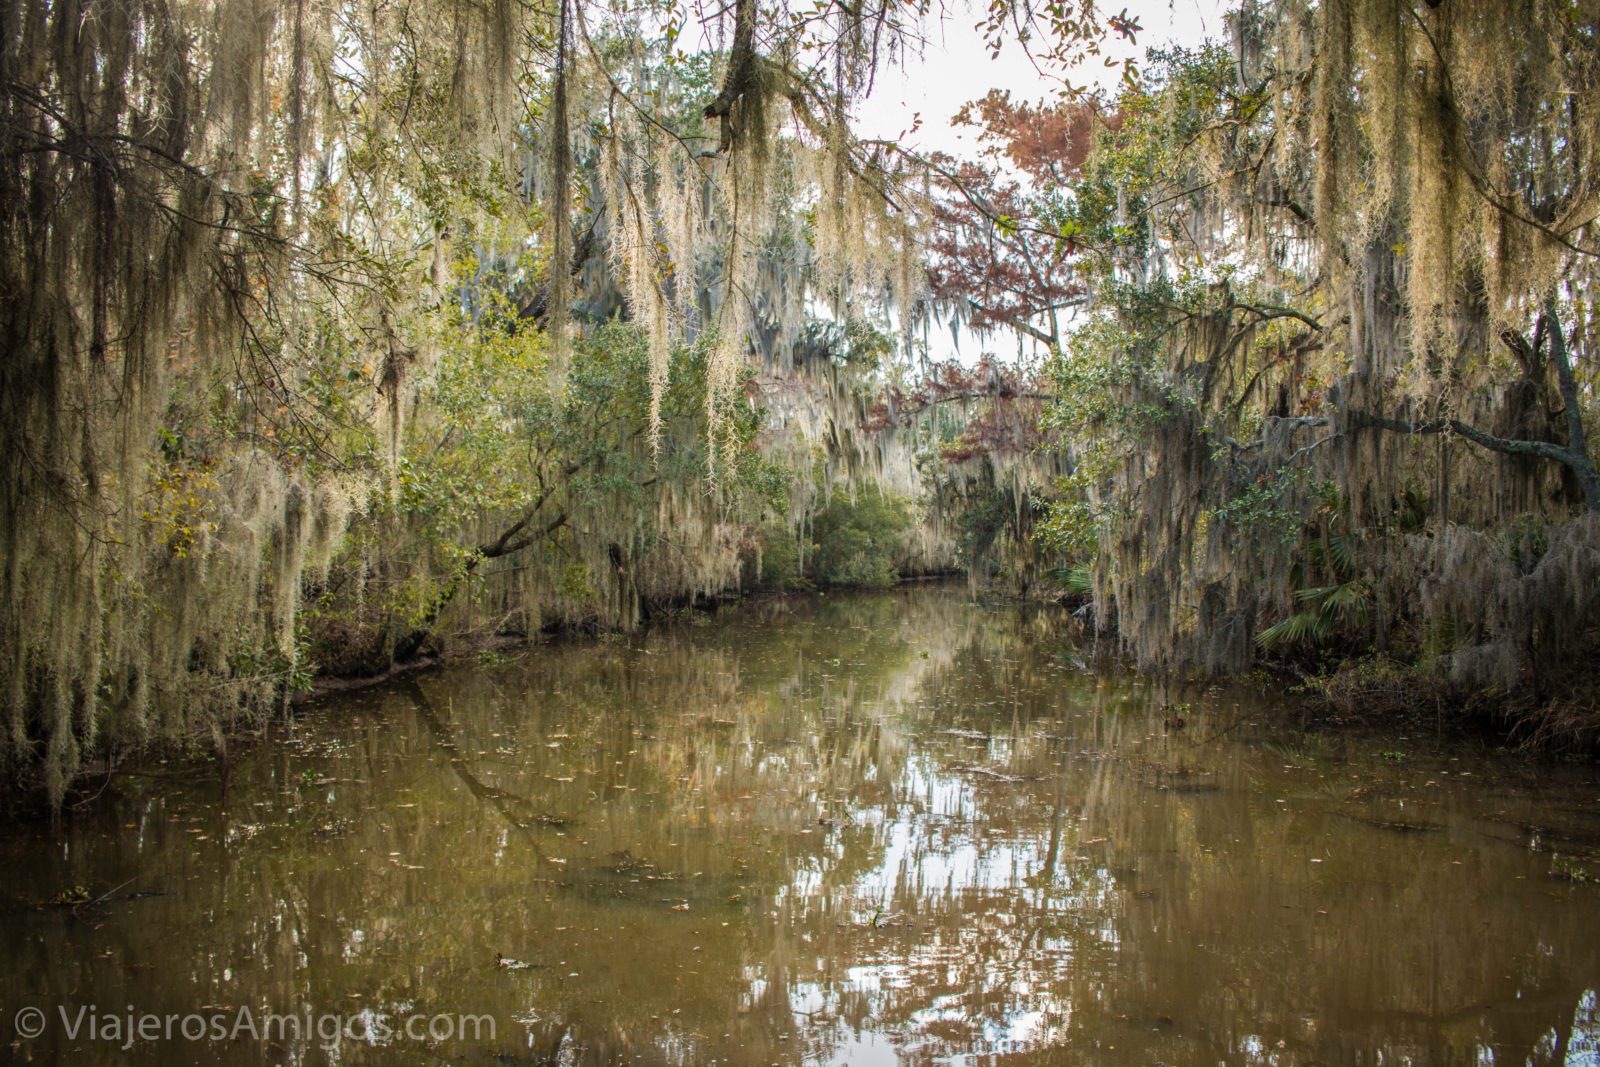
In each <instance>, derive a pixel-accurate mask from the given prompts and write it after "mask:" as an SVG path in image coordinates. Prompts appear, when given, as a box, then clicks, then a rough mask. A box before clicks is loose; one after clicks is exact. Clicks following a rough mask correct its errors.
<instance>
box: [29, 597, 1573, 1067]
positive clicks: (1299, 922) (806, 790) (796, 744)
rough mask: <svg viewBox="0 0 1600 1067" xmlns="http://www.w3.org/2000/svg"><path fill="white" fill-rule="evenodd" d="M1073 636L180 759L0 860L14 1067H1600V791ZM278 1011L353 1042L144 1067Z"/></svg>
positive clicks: (744, 648)
mask: <svg viewBox="0 0 1600 1067" xmlns="http://www.w3.org/2000/svg"><path fill="white" fill-rule="evenodd" d="M1062 623H1063V619H1062V616H1061V614H1060V613H1059V612H1055V611H1039V610H1023V609H1018V608H1015V607H980V606H977V605H973V604H970V603H969V602H968V601H967V599H966V597H965V596H964V594H963V592H962V591H959V590H953V589H948V588H923V589H911V590H901V591H896V592H890V593H884V594H876V595H863V596H851V597H840V598H833V597H830V598H822V599H818V600H816V601H812V602H805V601H799V602H775V603H766V604H755V605H750V606H747V607H743V608H740V609H737V610H734V611H731V612H728V613H725V614H724V615H723V616H722V617H720V618H718V619H716V620H712V621H710V622H706V623H704V624H702V625H690V624H681V625H674V626H668V627H662V628H657V629H654V630H652V631H650V632H648V633H645V634H641V635H634V636H631V637H627V638H623V639H616V640H608V641H600V642H596V643H563V644H558V645H554V646H548V647H538V648H533V649H530V650H527V651H525V652H518V653H513V654H509V655H507V656H505V657H503V658H501V659H502V660H503V661H496V662H485V663H480V664H474V665H471V666H462V667H455V668H451V669H449V670H442V671H438V672H434V673H428V674H422V675H417V676H415V677H414V678H412V679H411V680H408V681H406V682H404V683H402V684H396V685H394V686H392V687H389V688H386V689H383V690H381V691H372V692H368V693H365V694H361V695H358V696H351V697H345V698H339V699H331V700H328V701H326V702H324V703H322V704H321V705H319V706H317V707H315V708H314V709H313V710H312V711H311V712H310V713H309V714H307V715H305V716H304V717H302V718H301V719H300V720H299V721H298V722H297V723H296V724H295V725H294V727H293V729H292V731H290V732H289V733H288V736H287V737H286V738H285V739H282V740H280V741H278V742H275V743H270V744H262V745H258V746H255V747H253V748H252V749H251V750H250V751H248V752H247V753H245V754H244V755H242V756H241V757H239V758H237V759H236V761H235V766H234V767H233V770H232V774H231V778H230V781H229V783H228V788H227V789H226V790H225V791H224V790H222V789H221V788H220V787H219V784H218V782H217V780H216V776H215V775H214V774H212V773H210V772H209V771H208V770H207V769H206V768H205V767H203V766H199V765H188V764H183V763H181V762H177V761H174V762H172V763H169V764H166V765H164V766H160V767H156V768H152V770H151V774H152V776H151V777H137V778H132V779H127V780H125V781H124V782H123V783H121V784H119V785H117V786H116V787H114V788H113V789H112V790H110V791H108V793H107V794H106V795H105V796H104V797H102V798H101V800H100V802H99V803H98V804H96V805H94V806H92V807H89V808H87V809H85V810H83V811H80V812H77V813H73V814H69V816H68V817H67V818H66V820H65V821H64V823H63V825H62V826H61V828H60V829H59V830H58V831H56V832H54V833H52V832H50V831H48V829H47V828H37V829H29V830H25V831H19V830H13V831H11V832H10V833H9V835H8V837H7V839H6V840H5V841H4V842H3V844H0V948H3V952H4V959H5V966H4V968H3V973H0V1053H5V1055H4V1056H0V1058H7V1059H15V1060H19V1061H31V1062H38V1063H74V1064H78V1063H88V1064H100V1063H105V1064H110V1063H124V1062H134V1063H228V1064H253V1063H261V1064H290V1063H295V1064H299V1063H306V1064H317V1063H343V1064H368V1063H419V1064H420V1063H439V1062H447V1063H506V1064H517V1063H567V1064H611V1063H639V1064H711V1063H725V1064H781V1065H791V1064H862V1065H873V1064H885V1065H888V1064H935V1063H939V1064H945V1063H949V1064H994V1065H999V1064H1006V1065H1029V1064H1047V1063H1048V1064H1058V1063H1059V1064H1076V1063H1083V1064H1119V1063H1128V1064H1146V1063H1168V1064H1188V1063H1207V1064H1214V1063H1272V1064H1302V1063H1304V1064H1310V1063H1362V1064H1376V1063H1386V1064H1387V1063H1406V1062H1410V1063H1474V1064H1489V1063H1494V1064H1518V1065H1521V1064H1524V1063H1533V1064H1549V1063H1564V1064H1590V1065H1594V1064H1600V998H1597V992H1596V991H1597V990H1600V886H1597V885H1596V884H1595V883H1594V882H1592V881H1586V880H1585V878H1586V877H1587V876H1588V875H1590V874H1591V873H1592V874H1594V875H1597V876H1600V775H1597V774H1596V773H1595V771H1594V770H1593V769H1592V768H1587V767H1582V766H1577V765H1564V764H1552V763H1549V762H1544V763H1539V762H1530V761H1526V760H1520V759H1516V758H1512V757H1508V756H1502V755H1495V754H1493V753H1489V752H1486V751H1483V750H1482V748H1481V746H1463V745H1461V744H1456V745H1454V746H1441V745H1440V744H1439V743H1438V742H1437V741H1436V740H1435V739H1434V738H1433V737H1431V736H1411V737H1398V736H1393V735H1391V736H1387V737H1383V738H1372V737H1365V736H1352V735H1351V734H1349V733H1327V732H1323V733H1316V732H1310V733H1307V732H1304V731H1302V730H1300V729H1298V726H1297V720H1298V716H1299V713H1298V712H1297V711H1296V710H1295V708H1294V705H1293V704H1292V703H1290V702H1286V701H1285V700H1284V699H1283V698H1281V697H1273V698H1268V697H1263V696H1252V695H1249V694H1241V693H1239V692H1234V691H1227V692H1221V691H1218V692H1190V693H1176V692H1162V691H1159V690H1158V689H1157V688H1156V687H1155V686H1154V685H1153V684H1152V683H1149V682H1145V681H1141V680H1139V679H1136V678H1132V677H1129V676H1121V675H1113V676H1106V675H1100V676H1097V675H1096V674H1095V673H1093V672H1091V671H1089V670H1087V669H1086V668H1085V667H1084V665H1083V661H1082V658H1081V657H1080V653H1079V652H1078V651H1077V650H1075V648H1074V646H1073V644H1072V642H1071V641H1070V640H1069V638H1068V636H1067V634H1066V633H1065V631H1064V627H1063V625H1062ZM1170 705H1189V706H1188V707H1179V708H1174V707H1172V706H1170ZM1179 719H1181V720H1182V725H1181V726H1180V725H1178V723H1177V720H1179ZM102 895H104V896H105V899H104V900H100V901H98V902H93V903H90V904H87V905H85V904H82V903H81V902H82V901H83V900H84V899H85V898H88V899H90V900H91V901H92V900H94V898H98V897H101V896H102ZM74 904H77V905H78V906H72V905H74ZM508 960H509V961H516V962H515V964H511V963H507V962H506V961H508ZM26 1007H38V1008H40V1009H42V1010H43V1011H44V1012H45V1019H46V1022H47V1024H48V1025H46V1027H45V1032H44V1033H43V1034H42V1035H41V1036H39V1037H38V1038H36V1039H33V1040H24V1039H21V1038H19V1037H18V1035H17V1033H16V1032H15V1030H16V1026H17V1025H18V1024H17V1021H16V1016H15V1013H16V1012H17V1011H18V1009H19V1008H26ZM241 1009H244V1010H246V1011H248V1012H250V1013H252V1014H251V1015H250V1018H251V1019H252V1020H253V1021H254V1023H255V1024H256V1026H257V1028H258V1029H259V1028H260V1026H261V1021H262V1017H263V1016H265V1015H266V1014H267V1013H277V1014H279V1015H281V1016H290V1015H293V1016H297V1017H301V1018H304V1019H306V1020H307V1021H308V1023H309V1024H310V1026H311V1028H312V1029H316V1028H318V1027H321V1028H322V1033H323V1036H321V1037H319V1036H318V1035H317V1034H316V1033H302V1034H301V1035H299V1036H296V1035H295V1034H294V1033H292V1032H289V1030H288V1027H287V1026H286V1025H285V1024H283V1023H282V1021H281V1020H280V1022H279V1029H278V1031H277V1032H274V1033H268V1034H265V1035H263V1036H262V1037H261V1039H260V1040H255V1039H254V1038H253V1036H252V1035H251V1033H250V1031H249V1029H248V1028H246V1029H244V1030H242V1031H238V1032H237V1036H229V1037H223V1038H220V1039H218V1038H214V1037H213V1036H211V1035H209V1034H208V1035H207V1036H206V1037H205V1038H203V1039H201V1040H194V1041H190V1040H185V1039H184V1038H183V1036H182V1033H181V1031H180V1032H178V1033H177V1034H176V1035H175V1036H173V1037H170V1038H168V1037H165V1036H161V1037H157V1038H156V1039H153V1040H133V1041H124V1042H122V1043H121V1044H123V1045H126V1047H125V1048H124V1047H119V1045H118V1042H117V1041H116V1040H114V1039H115V1038H116V1037H117V1036H118V1035H117V1034H116V1033H115V1032H111V1035H110V1036H111V1038H112V1039H107V1034H108V1027H110V1028H111V1031H114V1029H115V1028H114V1027H112V1026H111V1024H110V1022H109V1021H108V1019H107V1017H108V1016H115V1015H117V1014H118V1013H121V1014H123V1015H127V1016H143V1015H145V1014H147V1013H148V1014H152V1015H159V1016H165V1015H171V1016H173V1017H175V1018H177V1017H179V1016H184V1015H187V1014H192V1013H196V1012H204V1013H209V1014H214V1015H217V1016H218V1017H225V1018H226V1020H227V1021H228V1023H229V1024H230V1026H231V1025H232V1024H233V1023H234V1022H236V1021H237V1019H238V1017H239V1016H238V1014H237V1013H239V1012H240V1011H241ZM85 1010H88V1011H93V1012H97V1013H98V1015H99V1017H98V1020H97V1023H98V1025H97V1026H96V1025H93V1024H95V1023H96V1020H94V1019H88V1018H85V1017H84V1016H83V1015H82V1014H81V1013H82V1012H84V1011H85ZM469 1015H470V1016H480V1017H485V1018H487V1019H489V1020H492V1030H493V1036H492V1037H489V1036H488V1027H485V1026H484V1025H483V1023H482V1022H481V1021H479V1022H475V1023H474V1024H473V1025H474V1027H475V1032H476V1038H475V1039H474V1038H472V1037H468V1038H466V1039H463V1038H461V1037H460V1036H459V1035H458V1034H456V1033H447V1031H449V1030H451V1029H452V1028H453V1027H455V1026H459V1027H460V1028H461V1031H462V1032H466V1030H467V1022H466V1021H464V1020H462V1019H461V1017H462V1016H469ZM413 1016H416V1017H426V1019H425V1021H424V1023H423V1024H422V1029H421V1030H420V1031H419V1033H418V1035H416V1036H407V1035H403V1034H396V1033H393V1032H388V1033H384V1032H381V1031H382V1027H380V1026H372V1025H370V1024H372V1023H374V1021H378V1020H381V1021H382V1022H383V1025H384V1026H395V1025H398V1024H399V1022H400V1021H402V1020H405V1019H407V1018H409V1017H413ZM327 1017H333V1018H342V1019H346V1020H348V1019H356V1020H359V1021H360V1022H359V1023H358V1025H355V1026H349V1027H347V1028H346V1030H345V1032H344V1033H343V1034H341V1035H340V1036H339V1037H338V1039H337V1040H327V1039H326V1026H325V1024H324V1022H323V1020H324V1019H325V1018H327ZM438 1017H443V1018H444V1020H445V1021H444V1022H439V1021H438ZM74 1019H76V1020H77V1021H78V1024H79V1025H78V1028H77V1030H76V1033H75V1036H74V1035H73V1034H70V1033H69V1032H68V1026H67V1023H68V1022H69V1021H71V1020H74ZM180 1025H181V1024H180ZM430 1026H431V1027H432V1028H433V1030H434V1036H431V1037H430V1036H429V1034H428V1029H429V1027H430ZM86 1027H88V1028H87V1029H86Z"/></svg>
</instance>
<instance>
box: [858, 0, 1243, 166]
mask: <svg viewBox="0 0 1600 1067" xmlns="http://www.w3.org/2000/svg"><path fill="white" fill-rule="evenodd" d="M1228 6H1229V5H1227V4H1225V3H1221V2H1219V0H1111V2H1110V3H1105V2H1103V0H1102V2H1101V3H1099V4H1098V5H1097V7H1098V8H1099V9H1100V12H1101V14H1102V15H1110V14H1114V13H1116V12H1117V11H1118V10H1120V9H1121V8H1123V7H1126V8H1127V10H1128V13H1129V14H1130V15H1132V16H1133V17H1135V18H1137V19H1138V20H1139V23H1140V25H1141V26H1142V27H1143V29H1142V31H1141V32H1140V33H1139V35H1138V40H1137V43H1136V45H1134V46H1132V47H1129V46H1126V45H1123V44H1122V43H1121V42H1120V41H1119V42H1117V44H1118V45H1119V46H1120V47H1115V48H1113V47H1108V49H1107V50H1108V52H1113V53H1115V54H1117V55H1119V56H1125V55H1130V54H1132V55H1134V56H1136V57H1142V56H1143V54H1144V50H1145V49H1146V48H1149V47H1151V46H1152V45H1163V44H1169V43H1173V42H1176V43H1179V44H1184V45H1191V46H1192V45H1196V44H1199V43H1200V42H1201V41H1202V40H1204V39H1205V38H1206V37H1208V36H1220V35H1222V34H1223V33H1224V32H1225V29H1226V28H1225V27H1224V25H1223V22H1222V13H1223V12H1224V11H1225V10H1226V9H1227V7H1228ZM979 14H980V13H979V8H978V7H977V6H976V5H972V4H970V2H969V0H955V2H954V3H952V4H951V12H950V13H948V14H946V15H945V16H944V17H943V18H942V19H936V20H930V22H929V25H928V28H927V33H928V37H929V40H928V46H927V49H926V50H925V52H924V54H923V55H922V56H921V57H919V58H915V59H912V60H911V61H909V62H907V63H905V64H904V65H903V66H902V67H899V68H896V69H893V70H886V71H882V72H880V74H879V75H878V81H877V84H876V86H875V87H874V90H873V93H872V95H871V96H869V97H868V98H867V100H866V101H865V102H864V103H862V104H861V105H860V107H859V110H858V112H857V132H858V133H860V134H863V135H865V136H868V137H885V138H898V137H900V135H901V134H902V133H904V131H906V130H908V129H910V128H911V126H912V124H913V118H914V116H915V115H917V114H918V113H920V114H921V116H922V127H921V128H920V129H919V130H917V131H916V132H915V133H914V134H910V135H907V136H906V137H905V144H906V147H908V148H912V149H915V150H919V151H924V152H926V151H935V150H942V151H946V152H951V153H956V154H963V153H966V152H970V151H971V149H972V147H973V142H972V139H971V134H970V131H966V130H963V129H960V128H957V127H954V126H952V125H951V124H950V118H951V116H952V115H954V114H955V113H956V111H958V110H959V109H960V108H961V106H962V105H963V104H965V103H967V102H969V101H972V100H977V99H979V98H980V97H982V96H984V95H985V94H987V93H988V92H989V90H990V89H1007V90H1010V92H1011V95H1012V97H1013V98H1015V99H1017V100H1025V101H1029V102H1037V101H1040V100H1043V99H1047V98H1052V97H1053V96H1054V94H1055V90H1056V88H1057V87H1056V85H1054V84H1053V83H1051V82H1048V81H1046V80H1045V79H1043V78H1041V77H1040V74H1039V72H1038V71H1037V70H1036V69H1035V68H1034V66H1033V64H1032V63H1030V62H1029V61H1028V59H1027V58H1026V57H1025V56H1023V54H1022V53H1021V51H1020V50H1018V49H1017V48H1016V46H1015V45H1011V46H1008V47H1007V48H1006V49H1005V50H1003V51H1002V52H1001V53H1000V56H999V58H998V59H991V58H990V56H989V51H988V49H987V48H986V47H985V45H984V43H983V37H982V35H981V34H980V33H978V32H977V31H976V30H975V29H974V28H973V27H974V25H975V24H976V23H977V21H978V18H979ZM1118 77H1119V75H1118V74H1117V73H1116V72H1115V71H1107V70H1106V69H1105V68H1104V66H1103V65H1102V61H1101V60H1098V59H1096V60H1090V61H1089V62H1087V63H1085V64H1084V65H1083V66H1082V67H1081V68H1080V69H1079V70H1077V71H1075V72H1074V80H1076V81H1079V82H1080V83H1089V84H1100V85H1103V86H1105V87H1106V88H1107V89H1111V88H1114V87H1115V83H1116V81H1117V80H1118Z"/></svg>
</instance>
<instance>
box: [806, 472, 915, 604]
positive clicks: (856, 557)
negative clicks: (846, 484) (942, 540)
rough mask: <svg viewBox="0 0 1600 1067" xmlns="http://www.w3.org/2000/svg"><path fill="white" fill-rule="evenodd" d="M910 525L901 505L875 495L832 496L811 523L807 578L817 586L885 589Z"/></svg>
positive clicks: (865, 492) (892, 577)
mask: <svg viewBox="0 0 1600 1067" xmlns="http://www.w3.org/2000/svg"><path fill="white" fill-rule="evenodd" d="M910 522H911V517H910V514H909V512H908V510H907V508H906V505H905V504H904V503H903V502H901V501H899V500H896V499H894V498H893V497H890V496H888V495H886V494H884V493H882V492H880V491H878V490H875V489H867V490H862V491H861V492H859V493H858V494H857V496H856V498H855V499H854V500H851V499H850V498H849V497H847V496H845V495H844V494H836V495H835V496H834V497H833V499H831V500H830V501H828V503H827V505H826V506H824V507H823V508H822V509H821V510H820V511H818V512H817V514H816V515H815V516H814V517H813V518H812V520H811V540H812V545H811V552H810V557H811V558H810V562H809V564H808V569H809V572H810V573H811V574H813V575H815V576H816V580H817V581H818V582H819V583H821V584H823V585H844V586H869V587H870V586H884V585H890V584H892V583H893V582H894V580H895V576H896V560H897V557H898V555H899V552H900V541H901V538H902V537H904V536H905V534H906V532H907V529H908V527H909V526H910Z"/></svg>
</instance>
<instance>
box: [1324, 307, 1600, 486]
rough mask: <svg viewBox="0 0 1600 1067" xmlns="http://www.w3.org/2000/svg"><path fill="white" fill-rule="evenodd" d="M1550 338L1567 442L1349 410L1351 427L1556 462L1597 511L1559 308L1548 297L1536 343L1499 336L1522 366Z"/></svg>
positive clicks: (1529, 364) (1599, 475)
mask: <svg viewBox="0 0 1600 1067" xmlns="http://www.w3.org/2000/svg"><path fill="white" fill-rule="evenodd" d="M1544 338H1548V339H1549V341H1550V362H1551V364H1552V366H1553V367H1554V369H1555V372H1556V381H1557V388H1558V389H1559V391H1560V395H1561V398H1562V401H1563V406H1564V409H1565V410H1564V412H1563V414H1564V416H1565V419H1566V424H1567V443H1566V444H1565V445H1560V444H1556V443H1554V442H1551V441H1539V440H1528V439H1519V438H1512V437H1502V436H1499V435H1497V434H1492V433H1489V432H1487V431H1485V430H1483V429H1480V428H1479V427H1476V426H1473V425H1470V424H1468V423H1466V422H1464V421H1462V420H1460V419H1432V420H1427V421H1416V420H1405V419H1395V418H1389V417H1387V416H1378V415H1371V414H1365V413H1354V412H1353V413H1351V414H1350V415H1349V416H1348V418H1349V421H1350V423H1351V425H1354V426H1370V427H1373V428H1376V429H1382V430H1390V431H1393V432H1395V433H1405V434H1437V433H1442V432H1445V431H1447V430H1448V431H1450V432H1453V433H1456V434H1459V435H1460V436H1462V437H1464V438H1466V439H1467V440H1468V441H1471V442H1473V443H1474V444H1476V445H1479V446H1480V447H1483V448H1486V449H1488V450H1490V451H1491V452H1498V453H1500V454H1502V455H1507V456H1528V457H1533V458H1537V459H1543V460H1549V461H1551V462H1554V463H1559V464H1561V465H1562V466H1564V467H1566V468H1567V469H1569V470H1570V471H1571V472H1572V474H1573V476H1574V477H1575V478H1576V479H1577V481H1578V484H1579V486H1580V487H1581V488H1582V490H1583V496H1584V504H1585V506H1586V507H1587V508H1588V509H1589V510H1590V511H1591V512H1594V511H1600V472H1597V470H1596V468H1595V462H1594V457H1593V456H1592V455H1590V453H1589V445H1588V436H1587V434H1586V432H1585V430H1584V425H1583V408H1582V397H1581V396H1580V395H1579V392H1578V386H1577V380H1576V378H1575V376H1574V375H1573V372H1572V361H1571V358H1570V356H1569V355H1568V353H1567V345H1566V335H1565V331H1564V330H1563V329H1562V326H1561V318H1560V312H1559V310H1558V308H1557V307H1556V305H1555V303H1554V302H1553V301H1551V302H1547V303H1546V305H1545V309H1544V312H1543V313H1542V314H1541V315H1540V317H1539V322H1538V324H1537V326H1536V329H1535V341H1534V343H1533V344H1531V345H1530V344H1529V343H1528V342H1527V341H1526V340H1524V339H1523V338H1522V337H1521V336H1520V335H1517V334H1515V333H1508V334H1507V335H1503V338H1502V339H1503V340H1505V341H1506V344H1507V346H1508V347H1510V348H1511V349H1512V351H1513V352H1514V353H1516V354H1517V355H1518V356H1519V358H1520V359H1521V360H1522V361H1523V364H1524V367H1525V368H1526V369H1532V368H1533V367H1534V366H1535V365H1536V361H1537V356H1538V351H1539V347H1540V345H1539V342H1540V341H1541V340H1542V339H1544Z"/></svg>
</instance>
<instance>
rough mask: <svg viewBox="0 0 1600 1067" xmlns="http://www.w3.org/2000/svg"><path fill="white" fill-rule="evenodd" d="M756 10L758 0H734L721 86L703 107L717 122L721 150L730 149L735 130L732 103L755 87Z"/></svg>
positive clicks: (709, 116) (726, 150)
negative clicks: (731, 34)
mask: <svg viewBox="0 0 1600 1067" xmlns="http://www.w3.org/2000/svg"><path fill="white" fill-rule="evenodd" d="M757 11H758V4H757V0H734V5H733V44H732V47H731V48H730V49H729V51H728V66H727V70H726V71H725V72H724V74H723V76H722V88H721V89H719V90H718V91H717V95H716V97H715V98H714V99H712V101H711V102H710V103H708V104H707V105H706V107H705V117H706V118H708V119H716V120H717V121H718V123H719V124H720V128H721V134H720V140H719V149H720V151H722V152H728V151H730V150H732V148H733V144H734V138H735V135H736V133H737V129H738V127H737V125H736V124H735V122H734V118H733V109H734V106H735V105H737V104H738V103H739V101H740V100H742V99H744V98H745V96H746V94H748V93H749V92H751V91H752V89H754V88H755V81H756V65H757V64H758V63H759V62H760V57H759V56H758V55H757V54H756V45H755V38H756V15H757Z"/></svg>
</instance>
